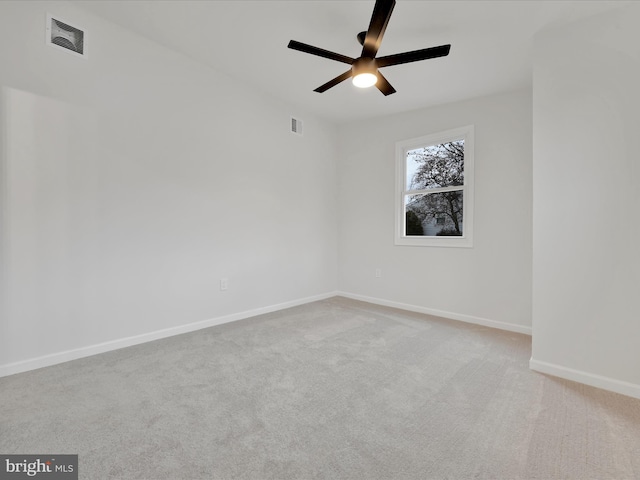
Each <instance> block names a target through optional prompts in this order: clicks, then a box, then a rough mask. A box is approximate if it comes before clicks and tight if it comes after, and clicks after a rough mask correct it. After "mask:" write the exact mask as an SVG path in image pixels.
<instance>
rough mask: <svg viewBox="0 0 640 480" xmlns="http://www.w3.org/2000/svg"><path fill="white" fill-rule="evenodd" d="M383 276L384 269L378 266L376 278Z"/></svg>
mask: <svg viewBox="0 0 640 480" xmlns="http://www.w3.org/2000/svg"><path fill="white" fill-rule="evenodd" d="M381 276H382V270H380V269H379V268H376V278H380V277H381Z"/></svg>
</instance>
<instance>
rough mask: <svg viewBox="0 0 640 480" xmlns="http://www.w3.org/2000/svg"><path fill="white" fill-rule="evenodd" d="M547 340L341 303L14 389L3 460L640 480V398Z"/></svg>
mask: <svg viewBox="0 0 640 480" xmlns="http://www.w3.org/2000/svg"><path fill="white" fill-rule="evenodd" d="M530 355H531V351H530V338H529V337H527V336H525V335H519V334H516V333H510V332H503V331H498V330H492V329H489V328H484V327H480V326H475V325H469V324H464V323H461V322H455V321H449V320H443V319H438V318H435V317H429V316H426V315H420V314H414V313H408V312H403V311H399V310H394V309H390V308H383V307H378V306H374V305H369V304H365V303H361V302H355V301H351V300H346V299H343V298H334V299H330V300H326V301H322V302H316V303H312V304H308V305H304V306H300V307H296V308H291V309H288V310H285V311H281V312H277V313H272V314H268V315H263V316H260V317H255V318H253V319H249V320H245V321H240V322H235V323H232V324H227V325H223V326H219V327H213V328H209V329H206V330H201V331H198V332H194V333H190V334H185V335H181V336H177V337H173V338H170V339H165V340H159V341H156V342H151V343H147V344H144V345H140V346H136V347H131V348H127V349H122V350H119V351H115V352H110V353H106V354H102V355H98V356H94V357H90V358H86V359H82V360H76V361H74V362H69V363H66V364H62V365H58V366H54V367H49V368H44V369H41V370H38V371H33V372H27V373H23V374H19V375H14V376H11V377H6V378H2V379H0V407H1V409H0V453H4V454H7V453H21V454H29V453H37V454H47V453H73V454H79V471H80V478H83V479H92V480H93V479H102V478H105V479H106V478H110V479H116V478H117V479H127V480H128V479H283V480H284V479H366V480H369V479H505V480H506V479H549V480H551V479H580V480H585V479H629V480H631V479H639V478H640V400H637V399H632V398H629V397H624V396H621V395H617V394H614V393H609V392H606V391H602V390H598V389H595V388H591V387H586V386H583V385H579V384H576V383H572V382H568V381H563V380H559V379H555V378H553V377H547V376H544V375H541V374H537V373H534V372H532V371H530V370H529V369H528V361H529V357H530Z"/></svg>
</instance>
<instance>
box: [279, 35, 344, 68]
mask: <svg viewBox="0 0 640 480" xmlns="http://www.w3.org/2000/svg"><path fill="white" fill-rule="evenodd" d="M288 47H289V48H292V49H293V50H298V51H300V52H304V53H310V54H311V55H317V56H319V57H324V58H328V59H330V60H335V61H337V62H342V63H347V64H349V65H351V64H352V63H353V58H351V57H347V56H346V55H340V54H339V53H333V52H330V51H329V50H324V49H322V48H318V47H314V46H313V45H307V44H306V43H301V42H296V41H295V40H291V41H290V42H289V45H288Z"/></svg>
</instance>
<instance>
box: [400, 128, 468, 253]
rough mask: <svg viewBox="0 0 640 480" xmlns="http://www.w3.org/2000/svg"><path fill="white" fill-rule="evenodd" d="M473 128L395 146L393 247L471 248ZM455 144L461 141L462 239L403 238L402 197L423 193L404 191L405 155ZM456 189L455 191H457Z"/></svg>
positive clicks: (444, 132)
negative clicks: (394, 225)
mask: <svg viewBox="0 0 640 480" xmlns="http://www.w3.org/2000/svg"><path fill="white" fill-rule="evenodd" d="M473 137H474V127H473V125H467V126H465V127H460V128H454V129H452V130H446V131H443V132H438V133H434V134H431V135H426V136H424V137H418V138H412V139H409V140H403V141H400V142H397V143H396V234H395V244H396V245H412V246H424V247H467V248H470V247H473V179H474V173H473V167H474V165H473V164H474V161H473V152H474V142H473V140H474V138H473ZM455 140H464V185H463V186H462V208H463V210H462V211H463V213H462V218H463V235H462V236H460V237H426V236H425V237H423V236H413V235H409V236H407V235H406V234H405V232H406V230H405V228H406V227H405V222H406V214H405V204H404V201H405V196H406V195H408V194H412V193H416V192H422V190H415V191H414V190H407V178H406V176H407V172H406V168H407V161H406V158H407V152H408V151H410V150H415V149H417V148H421V147H428V146H431V145H439V144H442V143H447V142H452V141H455ZM451 189H452V188H451V187H445V188H443V189H435V192H440V191H447V190H451ZM458 189H460V187H456V188H455V189H454V190H458Z"/></svg>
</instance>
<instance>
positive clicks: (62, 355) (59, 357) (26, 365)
mask: <svg viewBox="0 0 640 480" xmlns="http://www.w3.org/2000/svg"><path fill="white" fill-rule="evenodd" d="M335 296H336V293H335V292H330V293H325V294H322V295H315V296H312V297H306V298H300V299H298V300H292V301H290V302H284V303H278V304H276V305H270V306H267V307H262V308H256V309H254V310H247V311H244V312H239V313H233V314H231V315H224V316H222V317H216V318H211V319H209V320H202V321H199V322H194V323H188V324H186V325H179V326H176V327H171V328H166V329H163V330H156V331H154V332H149V333H143V334H142V335H135V336H132V337H126V338H120V339H118V340H111V341H109V342H104V343H98V344H95V345H88V346H86V347H80V348H76V349H73V350H67V351H64V352H58V353H52V354H50V355H43V356H41V357H36V358H30V359H28V360H23V361H20V362H15V363H8V364H5V365H0V377H6V376H8V375H14V374H16V373H22V372H27V371H29V370H35V369H37V368H42V367H49V366H51V365H57V364H59V363H64V362H68V361H70V360H77V359H79V358H84V357H89V356H91V355H97V354H99V353H105V352H110V351H112V350H118V349H120V348H125V347H131V346H133V345H139V344H141V343H146V342H151V341H153V340H159V339H161V338H167V337H173V336H174V335H180V334H182V333H188V332H193V331H195V330H201V329H203V328H208V327H214V326H216V325H222V324H224V323H229V322H235V321H237V320H244V319H245V318H250V317H255V316H257V315H263V314H265V313H271V312H276V311H278V310H284V309H285V308H290V307H296V306H298V305H304V304H305V303H311V302H316V301H318V300H325V299H327V298H331V297H335Z"/></svg>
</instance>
